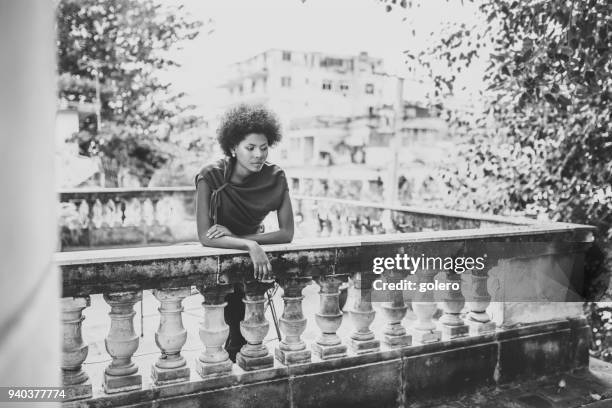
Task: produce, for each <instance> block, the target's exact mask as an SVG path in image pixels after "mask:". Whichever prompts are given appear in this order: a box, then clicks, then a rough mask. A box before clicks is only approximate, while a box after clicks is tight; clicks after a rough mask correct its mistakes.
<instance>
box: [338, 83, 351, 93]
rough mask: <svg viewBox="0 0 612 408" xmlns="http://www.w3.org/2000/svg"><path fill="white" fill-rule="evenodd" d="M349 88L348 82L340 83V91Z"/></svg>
mask: <svg viewBox="0 0 612 408" xmlns="http://www.w3.org/2000/svg"><path fill="white" fill-rule="evenodd" d="M348 90H349V86H348V84H340V91H343V92H346V91H348Z"/></svg>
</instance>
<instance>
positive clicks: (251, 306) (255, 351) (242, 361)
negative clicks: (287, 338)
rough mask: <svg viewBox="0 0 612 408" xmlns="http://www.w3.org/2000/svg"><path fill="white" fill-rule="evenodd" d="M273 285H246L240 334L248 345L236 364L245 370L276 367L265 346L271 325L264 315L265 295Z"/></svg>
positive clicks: (263, 283)
mask: <svg viewBox="0 0 612 408" xmlns="http://www.w3.org/2000/svg"><path fill="white" fill-rule="evenodd" d="M272 285H273V283H272V282H270V283H267V282H259V281H250V282H247V283H246V284H245V299H244V300H243V302H244V304H245V312H244V320H243V321H241V322H240V333H242V335H243V336H244V338H245V339H246V341H247V344H245V345H244V346H242V348H241V349H240V352H239V353H238V354H237V355H236V363H238V365H239V366H240V367H241V368H242V369H243V370H247V371H249V370H257V369H260V368H269V367H272V366H273V365H274V357H272V355H271V354H270V352H269V351H268V348H267V347H266V346H265V345H264V344H263V340H264V339H265V337H266V334H268V330H269V329H270V324H269V323H268V321H267V320H266V317H265V315H264V310H265V309H264V308H265V302H266V298H265V293H266V291H267V290H268V289H269V288H271V287H272Z"/></svg>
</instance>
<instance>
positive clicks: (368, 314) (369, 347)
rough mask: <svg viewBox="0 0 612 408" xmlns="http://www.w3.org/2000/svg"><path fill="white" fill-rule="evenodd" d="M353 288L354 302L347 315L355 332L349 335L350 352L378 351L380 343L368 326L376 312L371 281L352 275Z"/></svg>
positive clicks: (361, 275)
mask: <svg viewBox="0 0 612 408" xmlns="http://www.w3.org/2000/svg"><path fill="white" fill-rule="evenodd" d="M353 282H354V286H355V292H354V295H355V302H354V304H353V306H352V307H351V309H349V314H350V316H351V320H352V321H353V325H354V326H355V330H354V331H353V334H352V335H351V342H350V346H351V350H353V352H355V353H357V354H362V353H369V352H373V351H378V350H380V341H378V340H376V339H375V338H374V332H372V330H370V325H371V324H372V322H373V321H374V316H375V315H376V312H375V311H374V309H372V302H371V296H372V280H371V279H370V278H368V277H367V276H364V274H362V273H360V272H358V273H356V274H354V275H353Z"/></svg>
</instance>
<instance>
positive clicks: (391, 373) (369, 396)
mask: <svg viewBox="0 0 612 408" xmlns="http://www.w3.org/2000/svg"><path fill="white" fill-rule="evenodd" d="M401 371H402V364H401V360H397V359H396V360H390V361H382V362H378V363H374V364H369V365H363V366H357V367H351V368H344V369H340V370H334V371H327V372H322V373H319V374H317V375H307V376H296V377H295V378H294V379H293V383H292V384H291V388H292V390H293V401H295V403H296V406H298V407H304V408H307V407H326V406H329V407H397V406H399V398H400V390H401V378H402V374H401Z"/></svg>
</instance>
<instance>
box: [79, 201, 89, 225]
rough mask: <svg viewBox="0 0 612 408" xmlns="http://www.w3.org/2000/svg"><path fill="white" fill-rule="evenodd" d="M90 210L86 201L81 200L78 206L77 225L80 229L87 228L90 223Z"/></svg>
mask: <svg viewBox="0 0 612 408" xmlns="http://www.w3.org/2000/svg"><path fill="white" fill-rule="evenodd" d="M90 209H91V206H90V205H89V203H88V202H87V200H82V201H81V203H80V204H79V210H78V212H79V224H80V226H81V228H82V229H85V228H88V227H89V224H90V223H91V215H90V214H89V210H90Z"/></svg>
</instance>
